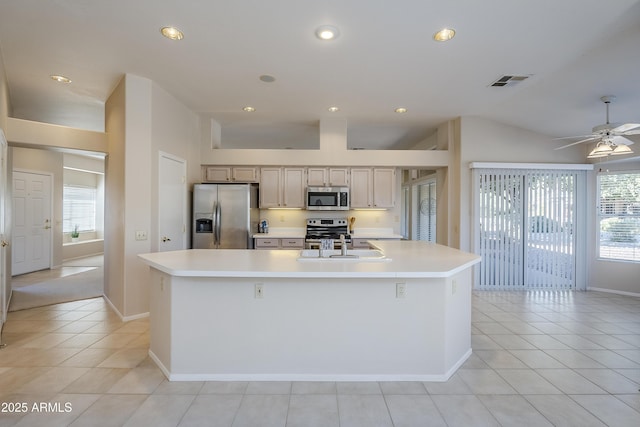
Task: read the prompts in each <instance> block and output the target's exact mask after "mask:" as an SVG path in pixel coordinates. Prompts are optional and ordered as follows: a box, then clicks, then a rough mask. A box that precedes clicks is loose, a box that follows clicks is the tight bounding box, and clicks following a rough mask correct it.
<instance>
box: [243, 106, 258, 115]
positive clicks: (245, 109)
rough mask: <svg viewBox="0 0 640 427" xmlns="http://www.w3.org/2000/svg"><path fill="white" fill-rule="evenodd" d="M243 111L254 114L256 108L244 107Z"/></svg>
mask: <svg viewBox="0 0 640 427" xmlns="http://www.w3.org/2000/svg"><path fill="white" fill-rule="evenodd" d="M242 111H245V112H247V113H253V112H254V111H256V109H255V108H254V107H251V106H249V105H247V106H246V107H244V108H243V109H242Z"/></svg>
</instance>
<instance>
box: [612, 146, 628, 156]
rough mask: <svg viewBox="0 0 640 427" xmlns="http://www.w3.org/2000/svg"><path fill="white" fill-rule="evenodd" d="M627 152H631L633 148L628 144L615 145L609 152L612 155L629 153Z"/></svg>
mask: <svg viewBox="0 0 640 427" xmlns="http://www.w3.org/2000/svg"><path fill="white" fill-rule="evenodd" d="M629 153H633V150H632V149H631V148H629V146H628V145H624V144H621V145H616V148H614V149H613V152H612V153H611V154H612V155H618V154H629Z"/></svg>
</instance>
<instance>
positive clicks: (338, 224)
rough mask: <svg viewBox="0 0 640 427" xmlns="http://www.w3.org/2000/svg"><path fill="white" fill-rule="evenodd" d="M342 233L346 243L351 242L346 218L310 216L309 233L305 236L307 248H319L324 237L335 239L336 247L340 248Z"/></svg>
mask: <svg viewBox="0 0 640 427" xmlns="http://www.w3.org/2000/svg"><path fill="white" fill-rule="evenodd" d="M340 235H343V236H344V241H345V243H346V244H349V243H351V236H350V235H349V225H348V221H347V220H346V219H322V218H310V219H308V220H307V234H306V235H305V238H304V243H305V247H306V248H307V249H317V248H319V247H320V241H321V240H323V239H331V240H333V244H334V247H335V248H340V247H341V246H342V243H341V242H340Z"/></svg>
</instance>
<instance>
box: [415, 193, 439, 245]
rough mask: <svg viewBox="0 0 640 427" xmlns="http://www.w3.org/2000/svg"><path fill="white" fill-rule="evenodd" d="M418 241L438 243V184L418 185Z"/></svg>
mask: <svg viewBox="0 0 640 427" xmlns="http://www.w3.org/2000/svg"><path fill="white" fill-rule="evenodd" d="M417 190H418V201H419V202H418V212H417V213H418V224H417V228H418V232H417V234H418V240H425V241H427V242H435V241H436V183H435V181H429V182H426V183H424V184H418V189H417Z"/></svg>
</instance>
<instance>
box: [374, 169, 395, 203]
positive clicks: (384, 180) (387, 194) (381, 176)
mask: <svg viewBox="0 0 640 427" xmlns="http://www.w3.org/2000/svg"><path fill="white" fill-rule="evenodd" d="M395 188H396V170H395V169H394V168H373V207H374V208H392V207H393V206H394V205H395Z"/></svg>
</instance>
